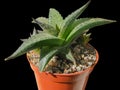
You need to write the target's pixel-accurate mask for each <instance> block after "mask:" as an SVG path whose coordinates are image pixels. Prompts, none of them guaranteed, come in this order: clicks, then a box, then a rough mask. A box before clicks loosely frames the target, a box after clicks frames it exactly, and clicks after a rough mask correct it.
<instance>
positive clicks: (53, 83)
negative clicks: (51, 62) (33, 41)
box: [27, 51, 99, 90]
mask: <svg viewBox="0 0 120 90" xmlns="http://www.w3.org/2000/svg"><path fill="white" fill-rule="evenodd" d="M96 52H97V51H96ZM96 57H97V58H96V62H95V64H94V65H93V66H91V67H89V68H88V69H86V70H84V71H81V72H76V73H71V74H51V73H47V72H39V69H38V67H36V66H35V65H33V64H32V63H31V62H30V66H31V68H32V70H33V71H34V75H35V78H36V82H37V86H38V90H85V87H86V84H87V81H88V78H89V75H90V73H91V72H92V70H93V69H94V66H95V65H96V64H97V62H98V60H99V55H98V52H97V53H96ZM27 59H28V60H29V58H28V57H27Z"/></svg>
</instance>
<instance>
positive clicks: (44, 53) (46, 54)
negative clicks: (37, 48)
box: [39, 47, 59, 71]
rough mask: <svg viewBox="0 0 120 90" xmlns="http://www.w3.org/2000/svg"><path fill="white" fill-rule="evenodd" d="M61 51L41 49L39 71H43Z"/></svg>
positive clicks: (57, 49) (47, 48) (48, 48)
mask: <svg viewBox="0 0 120 90" xmlns="http://www.w3.org/2000/svg"><path fill="white" fill-rule="evenodd" d="M58 51H59V48H54V47H53V48H52V47H51V48H50V47H44V48H42V49H41V55H40V62H39V70H40V71H43V70H44V68H45V66H46V65H47V64H48V62H49V61H50V59H51V58H52V57H53V56H54V55H55V54H56V53H57V52H58Z"/></svg>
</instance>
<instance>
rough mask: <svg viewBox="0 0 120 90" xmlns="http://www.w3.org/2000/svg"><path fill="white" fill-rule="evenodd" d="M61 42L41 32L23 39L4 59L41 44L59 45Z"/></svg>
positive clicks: (16, 55) (14, 56) (23, 52)
mask: <svg viewBox="0 0 120 90" xmlns="http://www.w3.org/2000/svg"><path fill="white" fill-rule="evenodd" d="M62 43H63V40H62V39H59V38H57V37H55V36H52V35H50V34H47V33H44V32H41V33H39V34H36V35H34V36H32V37H30V38H28V39H27V40H25V42H23V44H22V45H21V46H20V47H19V48H18V49H17V50H16V51H15V52H14V53H13V54H12V55H11V56H9V57H8V58H6V59H5V60H9V59H13V58H16V57H18V56H20V55H23V54H25V53H26V52H28V51H30V50H32V49H35V48H41V47H42V46H60V45H61V44H62Z"/></svg>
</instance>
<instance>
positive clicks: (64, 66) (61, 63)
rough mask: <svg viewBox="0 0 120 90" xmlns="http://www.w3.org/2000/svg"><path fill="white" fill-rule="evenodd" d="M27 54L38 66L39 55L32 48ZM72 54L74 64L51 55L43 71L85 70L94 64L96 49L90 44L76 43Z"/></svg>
mask: <svg viewBox="0 0 120 90" xmlns="http://www.w3.org/2000/svg"><path fill="white" fill-rule="evenodd" d="M27 55H28V57H29V60H30V61H31V62H32V63H33V64H35V65H36V66H38V63H39V57H40V55H39V54H38V53H37V52H35V51H34V50H31V51H29V52H28V53H27ZM73 56H74V58H75V60H76V64H74V63H73V62H71V61H70V60H67V59H64V58H61V57H60V56H58V55H56V56H53V57H52V59H51V60H50V62H49V63H48V65H47V66H46V67H45V69H44V71H46V72H50V73H74V72H78V71H82V70H85V69H87V68H88V67H90V66H92V65H94V63H95V61H96V50H95V49H94V47H92V46H91V45H88V46H87V47H84V46H82V45H76V46H74V48H73Z"/></svg>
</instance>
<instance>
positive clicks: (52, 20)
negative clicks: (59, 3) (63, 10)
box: [49, 8, 63, 28]
mask: <svg viewBox="0 0 120 90" xmlns="http://www.w3.org/2000/svg"><path fill="white" fill-rule="evenodd" d="M62 22H63V17H62V16H61V14H60V13H59V12H58V11H57V10H56V9H54V8H50V10H49V24H50V25H51V26H53V27H54V28H56V25H57V26H58V27H59V28H60V26H61V23H62Z"/></svg>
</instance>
